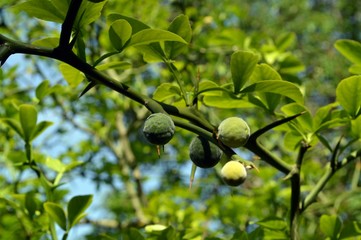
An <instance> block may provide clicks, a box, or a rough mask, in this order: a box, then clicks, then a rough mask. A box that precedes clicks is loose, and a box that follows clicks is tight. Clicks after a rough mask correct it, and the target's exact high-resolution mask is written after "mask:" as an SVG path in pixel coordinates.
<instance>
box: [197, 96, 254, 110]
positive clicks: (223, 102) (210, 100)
mask: <svg viewBox="0 0 361 240" xmlns="http://www.w3.org/2000/svg"><path fill="white" fill-rule="evenodd" d="M202 102H203V103H204V104H205V105H206V106H209V107H217V108H225V109H227V108H253V107H255V105H254V104H252V103H250V102H249V101H247V100H246V99H239V98H235V97H231V96H230V95H229V94H228V93H225V92H221V95H217V96H214V95H205V96H204V97H203V98H202Z"/></svg>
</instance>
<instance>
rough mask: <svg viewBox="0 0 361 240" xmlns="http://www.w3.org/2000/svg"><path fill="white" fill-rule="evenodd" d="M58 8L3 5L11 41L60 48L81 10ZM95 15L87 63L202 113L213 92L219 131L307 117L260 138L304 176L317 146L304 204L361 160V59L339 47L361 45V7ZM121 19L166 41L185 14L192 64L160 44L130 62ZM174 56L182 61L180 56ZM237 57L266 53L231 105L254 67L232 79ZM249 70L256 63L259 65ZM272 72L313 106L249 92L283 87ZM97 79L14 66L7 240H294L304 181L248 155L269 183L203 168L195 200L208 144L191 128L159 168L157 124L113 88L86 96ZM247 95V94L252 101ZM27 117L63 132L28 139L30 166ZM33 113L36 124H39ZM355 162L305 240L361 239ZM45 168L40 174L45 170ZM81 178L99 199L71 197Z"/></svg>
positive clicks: (129, 8) (313, 216) (156, 9)
mask: <svg viewBox="0 0 361 240" xmlns="http://www.w3.org/2000/svg"><path fill="white" fill-rule="evenodd" d="M45 2H46V3H47V4H50V5H51V4H52V5H53V6H55V8H56V9H57V11H56V12H52V13H54V14H50V12H49V11H44V12H42V11H40V10H41V9H45V10H46V9H47V5H46V4H45V5H43V4H44V2H43V1H40V0H27V1H22V2H20V3H18V2H17V1H0V5H1V12H0V14H1V15H0V16H1V18H0V21H1V29H0V33H1V34H3V35H5V36H7V37H9V38H11V39H16V40H20V41H22V42H26V43H32V44H34V45H37V46H41V47H49V48H50V47H56V46H57V44H58V42H59V39H58V38H59V34H60V31H61V23H62V21H63V19H64V18H65V13H66V10H67V5H68V4H69V2H70V1H63V0H52V1H45ZM83 2H85V3H86V4H88V5H87V7H86V8H84V9H87V10H86V11H85V13H86V14H85V13H84V15H83V17H80V16H79V15H78V20H79V21H76V22H78V23H79V24H78V25H76V27H75V29H73V30H75V32H77V34H78V35H77V40H76V41H75V45H74V51H75V52H76V55H77V56H78V57H79V58H80V59H82V60H86V62H88V63H89V64H91V65H94V66H95V65H96V67H97V68H98V69H99V70H101V71H102V72H103V73H105V74H106V75H107V76H110V77H111V78H113V79H116V80H118V81H119V82H121V83H124V84H127V85H128V86H131V88H132V89H133V90H134V91H136V92H138V93H141V94H144V95H145V96H150V97H153V98H154V99H156V100H159V101H161V102H165V103H168V104H171V105H173V106H176V107H185V106H186V104H185V101H184V99H186V100H187V101H190V100H192V99H194V97H195V95H194V92H195V90H194V89H195V88H196V86H197V82H198V81H200V84H199V91H200V92H201V91H203V93H202V94H199V96H198V100H199V102H198V104H199V105H198V107H199V110H200V112H201V113H202V114H203V116H204V117H205V118H206V119H207V120H208V121H209V122H210V123H211V124H214V125H217V124H219V122H220V121H221V120H222V119H224V118H226V117H229V116H240V117H242V118H244V119H245V120H246V121H247V122H248V123H249V126H250V128H251V132H253V133H254V132H256V131H257V130H258V129H261V128H263V127H265V126H267V125H269V124H271V123H272V122H274V121H276V120H279V119H282V118H284V117H288V116H292V115H294V114H297V113H299V112H302V111H305V113H304V114H303V115H302V116H300V117H298V118H297V119H295V120H294V121H292V123H288V124H284V125H281V126H278V127H276V128H274V129H272V130H271V131H269V132H267V133H266V134H265V135H262V137H260V139H259V142H261V143H262V145H263V146H264V147H265V148H266V149H268V151H270V152H272V153H273V154H274V155H275V156H277V157H278V158H281V159H282V160H283V161H284V162H285V163H287V164H289V165H293V164H295V161H296V159H297V156H299V148H300V142H301V141H303V142H306V143H307V144H309V145H310V146H311V147H310V148H309V149H308V151H307V152H306V154H305V155H304V157H303V162H302V169H301V172H300V176H301V184H302V186H301V199H303V200H305V198H306V197H307V196H309V195H307V194H309V193H310V192H312V191H313V189H315V188H316V187H317V186H318V183H319V180H320V179H322V178H323V176H325V175H324V173H325V172H326V173H327V172H328V171H330V170H329V166H330V165H331V164H330V162H332V161H333V160H334V159H335V158H336V159H339V162H341V160H342V159H343V158H345V157H348V156H354V155H352V154H353V151H355V150H359V148H360V140H359V139H360V137H361V134H360V127H359V126H360V121H361V120H360V119H361V118H360V117H359V115H360V111H359V110H360V106H361V103H360V102H359V101H358V100H359V99H358V98H357V96H358V91H357V90H359V89H360V88H359V86H360V81H361V79H360V76H359V75H358V74H360V73H361V71H359V69H360V68H359V65H360V64H361V61H358V59H360V57H359V56H360V55H361V51H359V52H357V51H353V50H354V49H357V47H355V48H352V49H351V51H346V53H348V54H350V52H351V55H352V56H354V55H356V56H358V58H357V57H355V58H352V57H351V58H350V55H348V54H344V52H343V51H342V50H344V49H345V47H343V46H342V43H340V42H338V43H339V46H337V45H335V42H336V41H337V40H338V39H352V40H354V41H355V42H356V43H357V42H358V43H359V42H360V38H361V36H360V32H361V9H360V7H359V4H357V1H356V0H352V1H309V0H307V1H306V0H301V1H296V2H295V1H290V0H282V1H261V0H257V1H228V0H226V1H222V3H221V4H220V2H219V1H211V0H203V1H186V0H184V1H154V0H149V1H123V0H120V1H112V0H108V1H101V2H99V3H92V2H97V1H85V0H84V1H83ZM40 3H41V4H40ZM83 4H84V3H83ZM89 9H90V10H89ZM110 14H113V15H110ZM117 14H118V15H117ZM119 14H120V15H122V16H127V17H130V18H132V19H137V20H139V21H140V22H142V23H144V24H146V25H148V26H149V27H150V28H152V29H163V30H167V29H168V27H169V25H170V23H171V22H172V21H173V20H174V19H175V18H176V17H177V16H179V15H181V14H183V15H182V16H183V17H184V18H182V19H181V20H180V22H181V23H182V24H181V25H180V28H179V29H180V31H179V32H177V34H178V35H180V36H181V37H183V38H184V40H186V41H187V42H190V44H189V45H187V47H184V46H183V45H177V46H178V47H179V48H178V49H177V50H179V53H181V54H180V55H178V56H176V57H175V58H174V59H173V58H172V59H171V60H172V61H161V60H164V59H159V55H156V54H154V51H153V52H152V50H150V48H149V46H150V45H151V44H149V45H146V44H144V45H140V46H138V47H134V48H133V47H132V48H131V47H129V48H127V45H126V44H129V42H127V41H128V40H129V39H130V37H131V36H130V34H129V26H130V25H129V23H128V22H129V19H126V18H123V17H122V18H121V17H119V16H120V15H119ZM185 16H186V17H185ZM116 19H117V20H118V21H116V23H115V20H116ZM119 19H123V20H119ZM124 19H125V20H124ZM186 19H189V25H187V23H188V21H186ZM45 20H46V21H45ZM127 20H128V21H127ZM139 26H140V27H142V26H143V25H139ZM132 27H133V31H134V25H132ZM143 27H144V26H143ZM127 29H128V30H127ZM173 30H174V29H173ZM181 30H182V31H181ZM190 31H192V36H191V38H190V35H189V34H190ZM157 33H158V34H160V32H157ZM133 34H134V32H133ZM164 34H165V33H164ZM127 36H128V38H127ZM158 37H160V38H161V37H164V38H165V35H158ZM168 37H169V38H175V36H168ZM187 37H188V39H187ZM145 38H146V37H144V36H143V39H145ZM133 40H134V38H133ZM140 40H142V39H140ZM172 41H173V40H172ZM130 43H132V42H131V40H130ZM156 43H157V42H154V43H152V44H156ZM168 43H169V42H168ZM171 43H172V44H174V45H168V47H169V49H172V46H175V44H176V43H177V42H176V41H175V40H174V41H173V42H171ZM345 44H346V46H347V47H348V46H349V45H350V43H349V42H346V43H345ZM335 46H336V48H337V49H338V50H339V52H341V53H342V54H343V55H345V56H346V58H345V57H344V56H342V55H341V54H340V53H339V52H338V51H337V50H336V48H335ZM352 46H353V45H352ZM356 46H358V45H357V44H356ZM153 47H154V45H153ZM173 49H174V48H173ZM236 51H247V53H248V52H251V53H252V54H253V55H252V57H254V58H255V59H256V60H257V62H258V63H259V65H260V67H259V68H258V70H257V71H258V73H257V74H258V75H256V74H254V75H252V76H250V77H249V78H247V80H248V81H249V82H247V83H246V84H245V85H244V86H240V89H239V90H240V91H239V93H236V94H235V95H232V96H233V98H232V96H230V95H227V94H226V91H211V90H210V89H217V88H218V89H219V88H220V87H224V89H227V86H228V87H229V86H231V87H233V85H230V84H233V82H232V77H233V80H234V78H235V74H234V73H235V72H238V70H240V69H239V66H240V65H239V64H236V65H234V66H232V63H233V61H232V60H231V59H232V58H234V59H236V57H237V56H235V55H232V54H234V52H236ZM168 53H169V52H168ZM173 54H174V52H173ZM1 56H2V57H3V55H1ZM169 56H172V53H169ZM242 56H243V55H242ZM250 58H251V57H250ZM99 59H101V60H102V59H103V61H100V60H99ZM355 59H356V60H355ZM168 60H169V59H168ZM173 60H174V61H173ZM237 60H238V61H240V62H241V63H242V64H248V63H249V61H248V60H249V58H246V59H245V60H244V61H242V59H238V58H237ZM235 61H236V60H235ZM172 64H173V65H172ZM352 64H354V65H352ZM169 66H171V67H169ZM172 66H174V68H173V67H172ZM350 67H353V68H352V69H351V68H350ZM172 69H173V72H172ZM174 69H176V71H174ZM357 70H358V71H357ZM262 71H265V72H262ZM265 73H267V74H272V77H273V78H274V80H280V79H282V80H284V82H287V83H292V84H294V85H295V86H297V88H298V89H300V91H301V92H302V93H303V94H304V102H298V103H295V102H294V98H295V97H294V96H295V95H296V94H293V93H290V91H289V90H290V89H291V88H286V91H285V92H284V93H283V94H281V95H283V96H280V95H279V94H275V93H274V92H256V93H255V94H253V92H250V93H248V92H242V90H244V89H245V88H246V87H247V86H250V85H251V84H252V83H257V81H258V80H269V79H258V78H262V77H264V75H262V74H265ZM352 75H353V76H352ZM269 76H270V75H267V77H269ZM350 76H352V77H350ZM85 77H88V78H85ZM257 77H258V78H257ZM342 79H344V80H342ZM341 80H342V81H344V84H343V85H341V84H339V83H340V82H342V81H341ZM345 80H347V81H345ZM89 81H92V80H91V78H90V77H89V76H84V74H83V73H81V72H79V71H78V70H76V69H74V68H72V67H70V66H69V65H67V64H65V63H61V62H58V61H55V60H53V59H49V58H43V57H39V56H31V55H14V56H11V57H10V58H9V60H8V61H7V62H6V63H5V64H4V65H3V67H2V68H1V75H0V84H1V91H0V99H1V103H2V104H1V107H0V117H1V118H2V119H8V120H3V121H2V122H1V123H0V133H1V134H0V142H1V144H0V168H1V170H0V238H1V239H9V238H10V237H11V236H14V234H15V235H17V236H19V238H21V239H48V238H53V239H55V238H57V236H56V235H58V236H63V237H64V236H65V238H66V237H68V238H69V239H72V231H70V229H73V228H81V227H82V226H90V227H89V228H88V229H89V231H88V232H86V233H84V234H83V236H82V238H84V239H289V238H290V236H291V235H292V233H291V231H292V230H291V229H290V225H289V215H290V211H291V210H290V208H291V207H290V199H291V186H290V185H291V183H290V181H288V180H285V179H284V177H285V175H284V174H283V173H281V172H280V171H278V170H277V169H276V168H274V167H272V166H270V165H269V164H268V163H266V162H264V161H262V160H261V159H260V158H259V157H258V156H256V155H254V154H253V153H252V152H251V151H249V150H247V149H245V148H241V149H237V150H236V152H237V153H238V154H239V155H240V156H241V157H242V158H244V160H247V161H252V162H253V163H254V164H255V165H256V166H257V168H258V169H259V172H257V171H256V170H251V171H249V176H248V178H247V180H246V182H245V183H244V184H243V185H242V186H241V187H237V188H231V187H229V186H226V185H225V184H224V183H223V181H222V179H221V177H220V169H221V164H218V165H217V166H216V167H215V168H214V169H207V170H204V169H198V170H197V173H196V178H195V180H194V182H193V184H192V188H191V189H190V188H189V183H190V176H189V175H190V172H191V167H192V166H191V162H190V160H189V152H188V145H189V143H190V141H191V139H192V137H194V136H196V134H195V133H192V132H191V131H187V130H184V129H182V128H179V127H178V128H177V130H176V134H175V136H174V138H173V139H172V140H171V142H170V143H169V144H167V145H166V146H165V147H164V152H162V153H161V155H160V156H158V154H157V149H156V147H155V146H152V145H150V144H149V143H148V142H147V141H146V140H145V138H144V137H143V135H142V133H141V129H142V124H143V122H144V119H145V118H146V117H147V116H148V115H149V114H150V112H149V110H148V109H146V108H145V107H144V106H143V105H141V104H139V103H137V102H135V101H132V100H131V99H129V98H127V97H126V96H123V95H120V94H119V93H117V92H116V91H114V90H112V89H110V88H107V87H104V86H100V85H96V86H95V87H94V88H92V89H90V90H89V91H88V92H86V93H85V94H84V95H83V96H82V97H80V98H79V95H80V93H81V92H82V91H83V90H84V89H85V88H86V87H87V85H88V84H89ZM177 82H178V83H179V82H180V83H181V84H177ZM225 84H226V86H225ZM227 84H228V85H227ZM285 84H286V83H285ZM180 85H181V86H180ZM235 85H236V84H235ZM88 86H89V85H88ZM282 86H283V85H282ZM287 86H288V85H287ZM292 86H293V85H292ZM242 87H245V88H242ZM235 88H236V86H235ZM336 88H337V90H336ZM229 89H230V88H229ZM229 89H228V90H229ZM349 89H356V91H354V93H350V91H349ZM184 92H185V93H186V94H185V95H183V96H182V93H184ZM237 94H239V95H242V94H243V95H242V98H241V100H242V101H241V100H240V99H238V98H237V97H239V95H237ZM284 96H288V97H284ZM289 96H291V97H289ZM292 97H294V98H292ZM21 104H32V105H34V106H35V107H36V112H37V113H38V115H37V118H38V121H37V123H38V124H40V123H41V122H42V121H51V122H53V125H51V126H50V123H49V126H48V124H43V125H44V126H43V127H42V128H41V129H40V130H41V134H40V136H39V137H38V138H36V139H34V141H28V143H29V144H31V150H32V151H31V153H29V151H28V150H27V149H28V148H27V147H26V144H25V146H24V142H23V141H22V139H21V137H19V134H17V133H16V131H14V130H13V129H12V128H11V127H9V125H11V123H12V122H11V121H10V120H9V119H16V120H17V119H19V111H20V112H21V109H20V110H19V106H20V105H21ZM24 111H25V110H24ZM29 111H30V113H29V112H25V113H26V114H30V115H31V116H33V115H34V114H33V113H31V112H32V111H33V110H29ZM35 115H36V114H35ZM175 118H176V119H177V117H175ZM179 119H180V118H179ZM35 122H36V121H35ZM45 125H46V126H45ZM40 130H39V133H40ZM24 131H25V130H24ZM29 156H31V157H29ZM355 156H356V157H355V158H356V160H355V161H353V162H351V163H350V164H348V165H345V166H343V167H342V168H341V169H340V170H338V171H337V173H336V174H335V175H334V176H333V177H332V178H330V179H329V181H328V182H327V185H326V186H324V188H323V189H322V191H321V192H320V193H319V194H318V195H317V197H316V198H315V200H316V201H315V203H313V204H311V205H309V207H308V206H307V208H306V209H305V210H304V211H302V213H301V214H300V216H299V222H298V232H299V235H300V236H301V239H324V238H327V237H328V238H329V239H347V238H349V239H354V238H357V237H360V236H361V231H360V228H361V227H360V226H361V218H360V216H361V213H360V210H361V206H360V204H361V203H360V201H359V200H360V197H361V192H360V171H361V165H360V160H359V158H358V156H359V155H358V154H357V155H355ZM33 159H36V160H35V161H36V162H37V163H38V166H39V168H40V170H37V169H36V168H35V167H34V166H32V165H31V161H32V160H33ZM340 164H341V163H340ZM29 165H30V166H31V167H29ZM39 172H40V174H39ZM42 174H44V175H42ZM332 174H333V173H332ZM39 176H40V177H39ZM331 176H332V175H331ZM79 178H82V179H87V180H91V181H92V183H94V184H95V186H96V189H97V191H95V192H89V193H87V195H82V196H75V197H74V196H71V192H72V182H73V181H75V180H76V179H79ZM44 179H45V180H44ZM104 188H106V189H109V190H108V191H107V194H106V196H103V195H99V194H98V191H100V190H101V189H104ZM91 195H93V196H91ZM92 200H93V201H97V202H102V204H101V206H100V207H101V208H102V209H103V210H104V212H106V214H104V216H100V217H99V218H98V217H97V218H96V217H95V216H93V215H92V214H91V212H90V211H88V210H89V209H92V208H91V207H90V208H89V209H88V210H86V208H87V207H88V206H89V204H90V206H91V201H92ZM44 203H45V204H44ZM301 204H302V202H301ZM301 209H302V207H301ZM84 211H85V212H87V215H84ZM78 217H79V219H78ZM55 226H56V227H55ZM68 234H69V235H68Z"/></svg>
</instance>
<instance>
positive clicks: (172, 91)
mask: <svg viewBox="0 0 361 240" xmlns="http://www.w3.org/2000/svg"><path fill="white" fill-rule="evenodd" d="M180 96H181V91H180V89H179V87H178V86H176V85H173V84H171V83H162V84H161V85H159V86H158V87H157V89H156V90H155V91H154V93H153V98H154V99H155V100H157V101H160V102H163V101H165V100H167V99H169V98H172V97H180Z"/></svg>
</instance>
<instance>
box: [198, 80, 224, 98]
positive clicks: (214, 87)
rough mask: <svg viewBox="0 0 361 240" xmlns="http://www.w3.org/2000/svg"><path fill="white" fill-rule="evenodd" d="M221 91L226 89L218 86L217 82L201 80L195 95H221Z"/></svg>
mask: <svg viewBox="0 0 361 240" xmlns="http://www.w3.org/2000/svg"><path fill="white" fill-rule="evenodd" d="M222 91H226V89H224V88H222V87H220V86H219V85H218V84H217V83H215V82H213V81H210V80H202V81H201V82H200V83H199V85H198V92H197V95H203V96H221V95H222ZM227 92H228V91H227Z"/></svg>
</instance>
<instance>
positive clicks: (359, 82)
mask: <svg viewBox="0 0 361 240" xmlns="http://www.w3.org/2000/svg"><path fill="white" fill-rule="evenodd" d="M360 92H361V76H352V77H349V78H346V79H343V80H342V81H341V82H340V83H339V84H338V86H337V88H336V100H337V101H338V102H339V103H340V105H341V106H342V107H343V108H344V109H345V110H346V111H347V112H348V114H350V116H351V117H353V118H356V117H357V116H358V115H359V114H360V108H361V94H360Z"/></svg>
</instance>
